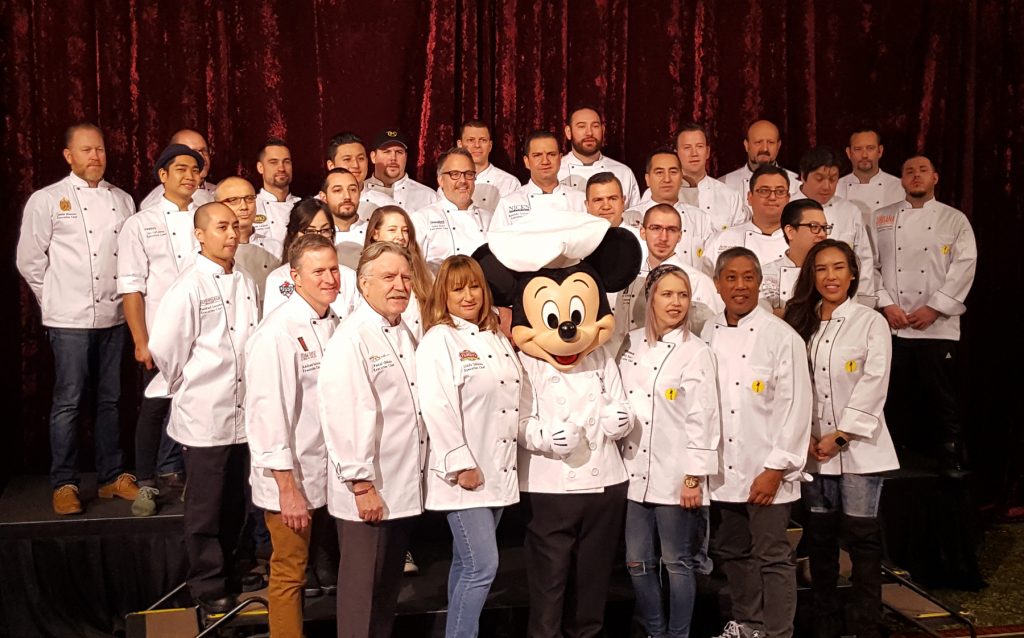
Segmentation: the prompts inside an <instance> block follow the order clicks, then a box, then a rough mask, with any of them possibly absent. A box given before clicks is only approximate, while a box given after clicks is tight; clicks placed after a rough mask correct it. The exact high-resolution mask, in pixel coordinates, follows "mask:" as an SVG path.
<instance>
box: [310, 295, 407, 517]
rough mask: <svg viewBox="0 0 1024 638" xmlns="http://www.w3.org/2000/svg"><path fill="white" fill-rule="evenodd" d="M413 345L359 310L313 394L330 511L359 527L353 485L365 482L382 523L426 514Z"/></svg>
mask: <svg viewBox="0 0 1024 638" xmlns="http://www.w3.org/2000/svg"><path fill="white" fill-rule="evenodd" d="M415 348H416V342H415V340H414V339H413V336H412V333H410V332H409V329H408V328H406V327H405V324H404V323H403V322H401V321H399V323H398V325H397V326H392V325H390V324H389V323H388V321H387V320H386V319H384V317H382V316H381V315H379V314H378V313H377V311H376V310H374V309H373V307H372V306H370V304H368V303H366V302H364V303H363V304H362V305H361V306H359V308H358V309H356V311H355V312H354V313H353V314H352V316H350V317H349V318H348V319H346V320H345V321H343V322H342V323H341V326H339V328H338V330H337V331H335V333H334V336H333V337H331V340H330V342H328V344H327V349H326V350H325V351H324V358H323V362H322V364H321V368H320V381H319V386H318V394H319V397H318V399H317V401H318V403H319V406H320V408H319V409H320V424H321V426H322V427H323V430H324V440H325V441H326V443H327V455H328V463H329V465H328V468H327V509H328V511H330V513H331V516H334V517H335V518H340V519H342V520H347V521H359V520H360V518H359V510H358V508H357V507H356V498H355V494H354V493H353V489H352V483H353V482H355V481H370V482H372V483H373V486H374V488H376V490H377V493H378V494H379V495H380V498H381V500H382V501H383V502H384V520H392V519H396V518H405V517H408V516H416V515H417V514H420V513H421V512H422V511H423V468H424V464H425V462H426V452H427V431H426V428H425V427H424V425H423V420H422V417H421V416H420V414H419V405H418V403H417V400H418V397H417V396H416V393H417V391H418V388H417V387H416V361H415Z"/></svg>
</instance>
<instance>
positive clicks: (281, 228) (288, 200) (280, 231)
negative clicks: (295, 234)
mask: <svg viewBox="0 0 1024 638" xmlns="http://www.w3.org/2000/svg"><path fill="white" fill-rule="evenodd" d="M301 200H302V198H301V197H298V196H297V195H293V194H291V193H288V195H287V196H286V197H285V198H284V201H283V202H281V201H278V200H277V195H274V194H273V193H271V192H270V191H268V190H267V189H265V188H261V189H260V192H259V193H257V194H256V220H255V222H254V223H253V228H255V229H256V232H257V233H259V234H260V235H264V236H266V237H269V238H271V239H272V240H273V241H274V242H276V244H277V245H278V246H283V245H284V237H285V235H287V234H288V218H289V217H291V215H292V208H294V207H295V204H297V203H298V202H300V201H301Z"/></svg>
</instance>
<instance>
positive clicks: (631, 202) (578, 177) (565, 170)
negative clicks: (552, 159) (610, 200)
mask: <svg viewBox="0 0 1024 638" xmlns="http://www.w3.org/2000/svg"><path fill="white" fill-rule="evenodd" d="M606 171H607V172H609V173H612V174H613V175H615V177H617V178H618V179H619V184H620V185H621V186H622V197H623V200H624V201H625V203H626V208H632V207H634V206H636V205H637V204H638V203H639V202H640V187H639V186H638V185H637V183H636V176H635V175H634V174H633V169H631V168H630V167H628V166H626V165H625V164H623V163H622V162H620V161H618V160H614V159H612V158H610V157H607V156H605V155H601V157H600V158H598V159H597V160H596V161H595V162H593V163H592V164H584V163H583V160H581V159H580V158H578V157H576V154H575V153H571V152H570V153H566V154H565V155H563V156H562V163H561V164H560V165H559V167H558V181H559V183H561V184H562V185H563V186H568V187H569V188H573V189H575V190H578V191H579V192H581V193H583V194H584V196H586V191H587V180H589V179H590V178H591V177H593V176H594V175H596V174H598V173H603V172H606Z"/></svg>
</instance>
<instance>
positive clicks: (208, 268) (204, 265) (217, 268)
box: [196, 253, 235, 275]
mask: <svg viewBox="0 0 1024 638" xmlns="http://www.w3.org/2000/svg"><path fill="white" fill-rule="evenodd" d="M196 268H198V269H199V270H201V271H202V272H204V273H207V274H210V275H227V274H229V273H227V272H226V271H225V270H224V268H223V267H221V265H220V264H218V263H217V262H215V261H213V260H212V259H210V258H209V257H207V256H206V255H204V254H202V253H196ZM234 273H235V269H234V268H233V267H232V269H231V274H234Z"/></svg>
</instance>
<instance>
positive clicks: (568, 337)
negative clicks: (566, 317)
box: [558, 321, 576, 341]
mask: <svg viewBox="0 0 1024 638" xmlns="http://www.w3.org/2000/svg"><path fill="white" fill-rule="evenodd" d="M558 336H559V337H561V338H562V341H572V340H573V339H575V338H576V324H574V323H573V322H571V321H563V322H562V323H560V324H558Z"/></svg>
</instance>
